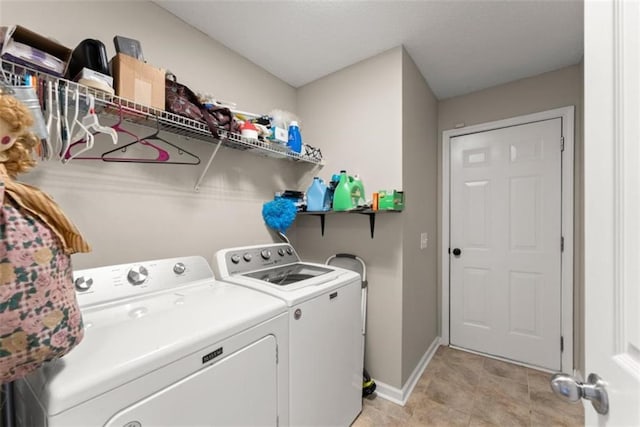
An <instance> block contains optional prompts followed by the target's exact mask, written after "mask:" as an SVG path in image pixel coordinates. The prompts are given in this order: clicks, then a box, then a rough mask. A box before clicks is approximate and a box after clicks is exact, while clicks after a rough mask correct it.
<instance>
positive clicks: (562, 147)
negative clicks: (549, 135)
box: [560, 136, 564, 151]
mask: <svg viewBox="0 0 640 427" xmlns="http://www.w3.org/2000/svg"><path fill="white" fill-rule="evenodd" d="M560 151H564V136H561V137H560Z"/></svg>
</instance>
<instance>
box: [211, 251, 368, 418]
mask: <svg viewBox="0 0 640 427" xmlns="http://www.w3.org/2000/svg"><path fill="white" fill-rule="evenodd" d="M213 264H214V271H215V272H216V277H217V278H218V279H219V280H223V281H227V282H230V283H235V284H237V285H241V286H243V287H247V288H251V289H254V290H258V291H260V292H263V293H265V294H269V295H273V296H275V297H278V298H280V299H282V300H283V301H285V302H286V304H287V305H288V306H289V334H290V335H289V366H290V371H289V381H290V383H289V396H290V397H289V411H290V412H289V414H290V415H289V421H290V424H291V425H292V426H348V425H350V424H351V423H352V422H353V420H354V419H355V418H356V417H357V416H358V414H359V413H360V411H361V410H362V365H363V345H362V330H361V327H362V318H361V313H360V305H361V281H360V275H358V274H357V273H355V272H353V271H349V270H344V269H341V268H338V267H333V266H328V265H322V264H313V263H304V262H301V261H300V258H299V257H298V255H297V254H296V252H295V250H294V249H293V247H291V246H290V245H288V244H269V245H259V246H247V247H239V248H231V249H224V250H221V251H218V252H217V253H216V255H215V258H214V263H213Z"/></svg>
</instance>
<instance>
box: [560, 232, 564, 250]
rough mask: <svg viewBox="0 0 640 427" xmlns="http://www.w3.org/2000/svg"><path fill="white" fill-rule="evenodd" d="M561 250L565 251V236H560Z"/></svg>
mask: <svg viewBox="0 0 640 427" xmlns="http://www.w3.org/2000/svg"><path fill="white" fill-rule="evenodd" d="M560 252H564V236H560Z"/></svg>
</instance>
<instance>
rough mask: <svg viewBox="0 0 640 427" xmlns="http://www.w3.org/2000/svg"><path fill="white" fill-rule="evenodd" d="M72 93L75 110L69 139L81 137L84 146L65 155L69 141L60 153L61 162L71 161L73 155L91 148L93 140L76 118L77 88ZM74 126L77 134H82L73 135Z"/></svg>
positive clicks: (78, 99) (78, 101) (78, 105)
mask: <svg viewBox="0 0 640 427" xmlns="http://www.w3.org/2000/svg"><path fill="white" fill-rule="evenodd" d="M73 95H74V99H75V109H74V110H75V111H74V115H73V121H72V123H71V129H70V130H69V135H70V136H69V138H70V139H69V141H71V140H72V139H73V140H74V141H75V140H76V138H82V139H84V141H85V146H84V148H82V149H80V150H78V151H77V152H76V153H74V154H73V155H71V156H66V153H67V151H68V150H69V147H70V146H71V143H69V146H68V147H67V148H66V150H65V151H63V152H62V154H61V157H62V158H61V159H60V161H61V162H62V163H69V161H71V160H72V159H73V158H74V157H78V156H79V155H80V154H82V153H84V152H85V151H89V150H91V149H92V148H93V142H94V136H93V133H92V132H91V131H90V130H89V129H88V128H87V127H86V126H85V125H84V124H83V123H82V122H81V121H80V120H78V115H79V114H78V112H79V110H80V93H79V92H78V90H76V91H75V93H74V94H73ZM76 126H77V127H78V130H79V132H78V133H79V134H82V133H84V135H83V136H80V135H78V137H76V135H75V133H76V132H75V129H76Z"/></svg>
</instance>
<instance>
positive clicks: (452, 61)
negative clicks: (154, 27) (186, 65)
mask: <svg viewBox="0 0 640 427" xmlns="http://www.w3.org/2000/svg"><path fill="white" fill-rule="evenodd" d="M156 3H157V4H158V5H160V6H161V7H163V8H165V9H167V10H168V11H169V12H171V13H173V14H174V15H176V16H178V17H179V18H181V19H182V20H184V21H185V22H187V23H189V24H190V25H192V26H193V27H195V28H197V29H199V30H200V31H202V32H204V33H205V34H208V35H209V36H210V37H211V38H213V39H215V40H217V41H218V42H220V43H222V44H223V45H225V46H227V47H228V48H230V49H232V50H234V51H236V52H237V53H239V54H240V55H242V56H244V57H246V58H247V59H249V60H250V61H252V62H254V63H255V64H257V65H259V66H261V67H262V68H264V69H266V70H268V71H269V72H271V73H272V74H274V75H275V76H277V77H279V78H281V79H282V80H284V81H286V82H287V83H289V84H290V85H292V86H294V87H299V86H302V85H305V84H306V83H309V82H312V81H314V80H316V79H318V78H320V77H323V76H326V75H327V74H330V73H332V72H334V71H337V70H339V69H341V68H344V67H346V66H349V65H351V64H354V63H356V62H358V61H360V60H363V59H366V58H369V57H371V56H374V55H376V54H378V53H380V52H383V51H385V50H387V49H390V48H393V47H396V46H399V45H404V47H405V48H406V50H407V52H409V55H411V57H412V58H413V60H414V61H415V63H416V65H417V66H418V68H419V69H420V71H421V72H422V75H423V76H424V77H425V79H426V81H427V82H428V83H429V86H430V87H431V89H432V90H433V92H434V93H435V95H436V96H437V97H438V98H439V99H444V98H449V97H452V96H456V95H462V94H466V93H469V92H473V91H476V90H479V89H483V88H486V87H491V86H495V85H498V84H502V83H506V82H509V81H513V80H517V79H520V78H524V77H529V76H533V75H536V74H540V73H543V72H546V71H551V70H556V69H559V68H562V67H565V66H568V65H573V64H577V63H579V62H580V60H581V59H582V55H583V3H582V1H575V0H573V1H563V0H552V1H520V0H502V1H478V0H476V1H472V0H463V1H458V0H448V1H426V0H424V1H401V0H397V1H393V0H387V1H374V0H368V1H327V0H313V1H310V0H307V1H303V0H298V1H239V0H236V1H193V0H182V1H178V0H157V1H156Z"/></svg>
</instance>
